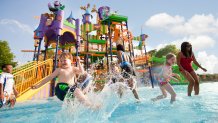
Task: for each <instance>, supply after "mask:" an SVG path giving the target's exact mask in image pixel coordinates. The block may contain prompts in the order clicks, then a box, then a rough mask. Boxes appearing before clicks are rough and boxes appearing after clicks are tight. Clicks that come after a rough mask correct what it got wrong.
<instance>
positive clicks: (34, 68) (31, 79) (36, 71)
mask: <svg viewBox="0 0 218 123" xmlns="http://www.w3.org/2000/svg"><path fill="white" fill-rule="evenodd" d="M52 68H53V60H52V59H48V60H46V61H39V62H38V64H37V63H36V64H34V65H30V66H29V67H26V68H23V69H22V70H19V71H17V72H16V73H14V80H15V86H16V89H17V90H18V92H19V95H18V96H20V95H22V94H23V93H25V92H26V91H28V90H29V89H30V88H31V86H32V85H35V84H37V83H39V82H40V81H41V80H42V79H44V78H45V77H47V76H48V75H50V74H51V73H52Z"/></svg>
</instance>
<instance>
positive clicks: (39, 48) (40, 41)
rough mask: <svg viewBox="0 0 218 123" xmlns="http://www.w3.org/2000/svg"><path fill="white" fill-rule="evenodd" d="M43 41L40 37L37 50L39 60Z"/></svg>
mask: <svg viewBox="0 0 218 123" xmlns="http://www.w3.org/2000/svg"><path fill="white" fill-rule="evenodd" d="M41 43H42V38H40V39H39V46H38V52H37V62H38V61H39V54H40V51H41Z"/></svg>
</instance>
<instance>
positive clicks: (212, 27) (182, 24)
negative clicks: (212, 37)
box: [145, 13, 218, 35]
mask: <svg viewBox="0 0 218 123" xmlns="http://www.w3.org/2000/svg"><path fill="white" fill-rule="evenodd" d="M145 25H146V26H148V27H151V28H157V29H161V30H164V31H168V32H169V33H171V34H174V35H199V34H218V18H215V17H214V16H213V15H212V14H209V15H204V14H201V15H199V14H196V15H193V16H192V17H191V18H190V19H187V20H186V19H185V18H184V17H183V16H179V15H176V16H172V15H169V14H167V13H159V14H156V15H153V16H151V17H150V18H149V19H148V20H147V21H146V22H145Z"/></svg>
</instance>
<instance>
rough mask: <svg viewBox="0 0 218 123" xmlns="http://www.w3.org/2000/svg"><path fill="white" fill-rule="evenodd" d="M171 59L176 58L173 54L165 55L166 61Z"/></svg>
mask: <svg viewBox="0 0 218 123" xmlns="http://www.w3.org/2000/svg"><path fill="white" fill-rule="evenodd" d="M173 57H175V58H176V55H174V54H173V53H168V54H167V55H166V60H169V59H171V58H173Z"/></svg>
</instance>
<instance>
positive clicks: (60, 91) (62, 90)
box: [55, 76, 91, 101]
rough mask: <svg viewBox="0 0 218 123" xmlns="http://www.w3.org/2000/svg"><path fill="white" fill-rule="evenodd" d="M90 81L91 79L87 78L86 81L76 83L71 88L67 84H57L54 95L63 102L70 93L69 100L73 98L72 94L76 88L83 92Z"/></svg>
mask: <svg viewBox="0 0 218 123" xmlns="http://www.w3.org/2000/svg"><path fill="white" fill-rule="evenodd" d="M90 80H91V77H90V76H87V77H86V79H85V80H84V81H83V82H82V83H78V84H75V85H73V86H70V85H69V84H67V83H64V82H59V83H58V84H57V85H56V87H55V95H56V96H57V98H58V99H60V100H61V101H63V100H64V98H65V96H66V95H67V93H71V94H70V98H74V95H73V93H74V91H75V90H76V88H80V89H81V90H84V89H85V88H86V87H87V86H88V85H89V83H90Z"/></svg>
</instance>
